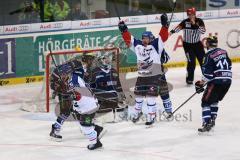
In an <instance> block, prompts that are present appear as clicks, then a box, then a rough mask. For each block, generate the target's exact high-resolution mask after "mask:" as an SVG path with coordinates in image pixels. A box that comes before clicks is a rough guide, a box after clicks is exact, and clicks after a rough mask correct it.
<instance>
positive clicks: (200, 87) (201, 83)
mask: <svg viewBox="0 0 240 160" xmlns="http://www.w3.org/2000/svg"><path fill="white" fill-rule="evenodd" d="M195 89H196V92H197V93H198V94H199V93H201V92H203V91H204V81H197V82H196V83H195Z"/></svg>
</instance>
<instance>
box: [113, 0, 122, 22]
mask: <svg viewBox="0 0 240 160" xmlns="http://www.w3.org/2000/svg"><path fill="white" fill-rule="evenodd" d="M113 4H114V8H115V10H116V13H117V17H118V19H119V21H121V17H120V14H119V11H118V8H117V3H116V0H114V2H113Z"/></svg>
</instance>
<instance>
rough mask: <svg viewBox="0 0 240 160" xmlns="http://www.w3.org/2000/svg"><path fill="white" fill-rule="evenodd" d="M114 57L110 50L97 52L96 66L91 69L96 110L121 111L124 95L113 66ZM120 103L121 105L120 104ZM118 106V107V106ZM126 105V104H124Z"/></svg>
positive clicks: (91, 84)
mask: <svg viewBox="0 0 240 160" xmlns="http://www.w3.org/2000/svg"><path fill="white" fill-rule="evenodd" d="M113 61H114V57H113V54H112V53H111V51H106V52H104V53H99V54H98V56H97V66H96V67H95V68H94V69H93V70H92V71H91V75H90V77H91V78H90V86H91V89H92V91H93V93H94V94H95V95H96V98H97V99H98V101H99V104H100V108H99V111H98V112H101V113H105V112H109V111H113V113H114V114H115V110H116V111H122V110H123V109H124V105H122V104H123V101H124V100H125V95H124V93H123V90H122V86H121V83H120V79H119V75H118V71H117V70H116V69H115V68H114V66H113ZM120 105H121V106H120ZM119 106H120V108H119ZM125 107H126V106H125Z"/></svg>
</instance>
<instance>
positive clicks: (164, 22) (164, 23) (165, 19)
mask: <svg viewBox="0 0 240 160" xmlns="http://www.w3.org/2000/svg"><path fill="white" fill-rule="evenodd" d="M161 24H162V26H164V27H167V28H168V27H169V22H168V16H167V14H166V13H163V14H162V15H161Z"/></svg>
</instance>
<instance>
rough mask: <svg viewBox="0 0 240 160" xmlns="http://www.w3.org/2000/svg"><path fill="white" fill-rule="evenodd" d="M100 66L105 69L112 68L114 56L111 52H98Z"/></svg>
mask: <svg viewBox="0 0 240 160" xmlns="http://www.w3.org/2000/svg"><path fill="white" fill-rule="evenodd" d="M97 58H98V66H99V67H101V68H104V69H110V68H111V66H112V60H113V56H112V54H111V53H110V52H104V53H101V52H100V53H98V57H97Z"/></svg>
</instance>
